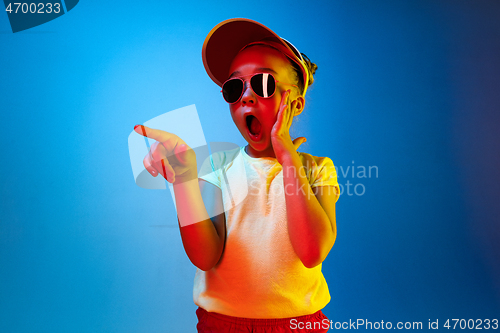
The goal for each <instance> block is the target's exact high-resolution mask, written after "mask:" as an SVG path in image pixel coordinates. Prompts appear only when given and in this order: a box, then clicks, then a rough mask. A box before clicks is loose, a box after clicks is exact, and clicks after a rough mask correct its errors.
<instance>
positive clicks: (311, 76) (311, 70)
mask: <svg viewBox="0 0 500 333" xmlns="http://www.w3.org/2000/svg"><path fill="white" fill-rule="evenodd" d="M300 54H302V58H304V62H305V63H306V70H307V71H308V72H309V82H308V83H307V86H308V87H310V86H311V85H312V84H313V83H314V73H316V70H317V69H318V65H316V64H315V63H313V62H312V61H311V60H310V59H309V58H308V57H307V56H306V55H305V54H304V53H302V52H301V53H300ZM290 63H291V64H292V66H293V70H294V72H295V74H296V75H297V81H298V84H297V85H298V86H299V90H300V93H301V94H303V93H304V78H303V76H302V70H301V69H300V67H299V65H298V64H297V63H295V62H293V61H291V60H290Z"/></svg>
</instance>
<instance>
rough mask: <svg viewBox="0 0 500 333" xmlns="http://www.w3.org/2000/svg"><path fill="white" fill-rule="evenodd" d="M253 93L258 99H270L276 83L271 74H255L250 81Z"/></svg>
mask: <svg viewBox="0 0 500 333" xmlns="http://www.w3.org/2000/svg"><path fill="white" fill-rule="evenodd" d="M250 84H251V85H252V89H253V91H254V92H255V93H256V94H257V95H258V96H260V97H264V98H267V97H271V96H272V95H273V94H274V90H275V89H276V82H275V81H274V77H273V76H272V75H271V74H268V73H264V74H256V75H254V76H253V77H252V78H251V79H250Z"/></svg>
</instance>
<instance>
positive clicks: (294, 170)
mask: <svg viewBox="0 0 500 333" xmlns="http://www.w3.org/2000/svg"><path fill="white" fill-rule="evenodd" d="M282 165H283V182H284V188H285V201H286V213H287V221H288V234H289V235H290V241H291V243H292V247H293V249H294V251H295V253H296V254H297V256H298V257H299V258H300V260H301V261H302V263H303V264H304V266H306V267H307V268H312V267H315V266H317V265H319V264H320V263H322V262H323V260H325V258H326V256H327V255H328V253H329V252H330V250H331V248H332V246H333V244H334V243H335V239H336V237H337V227H336V222H335V201H336V199H337V196H338V194H337V193H336V192H337V191H336V188H335V187H334V186H319V187H315V188H314V191H313V189H311V186H310V185H309V181H308V180H307V177H306V175H305V173H304V171H303V170H304V167H303V166H302V162H301V161H300V157H299V156H298V154H297V153H296V152H293V153H292V154H290V157H289V158H287V159H285V160H284V161H283V164H282Z"/></svg>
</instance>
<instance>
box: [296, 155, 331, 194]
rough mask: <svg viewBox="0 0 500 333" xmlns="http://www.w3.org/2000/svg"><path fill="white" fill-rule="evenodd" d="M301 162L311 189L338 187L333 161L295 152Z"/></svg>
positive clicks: (323, 157)
mask: <svg viewBox="0 0 500 333" xmlns="http://www.w3.org/2000/svg"><path fill="white" fill-rule="evenodd" d="M297 153H298V154H299V157H300V159H301V161H302V166H303V168H304V171H305V174H306V176H307V178H308V180H309V184H311V187H315V186H325V185H333V186H338V183H337V171H336V169H335V166H334V165H333V161H332V160H331V159H330V158H329V157H326V156H314V155H311V154H308V153H302V152H297Z"/></svg>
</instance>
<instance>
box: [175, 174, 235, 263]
mask: <svg viewBox="0 0 500 333" xmlns="http://www.w3.org/2000/svg"><path fill="white" fill-rule="evenodd" d="M174 193H175V203H176V206H177V212H178V220H179V226H180V232H181V237H182V244H183V245H184V249H185V250H186V254H187V255H188V257H189V259H190V260H191V262H192V263H193V264H194V265H195V266H196V267H198V268H199V269H201V270H204V271H207V270H209V269H211V268H212V267H214V266H215V265H216V264H217V263H218V262H219V260H220V257H221V255H222V251H223V250H224V241H225V234H226V229H225V214H224V211H223V206H222V192H221V190H220V189H219V188H218V187H217V186H215V185H213V184H210V183H209V182H206V181H204V180H201V179H200V180H199V183H198V181H197V180H191V181H188V182H184V183H181V184H179V185H174ZM210 216H213V217H212V218H210Z"/></svg>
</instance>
